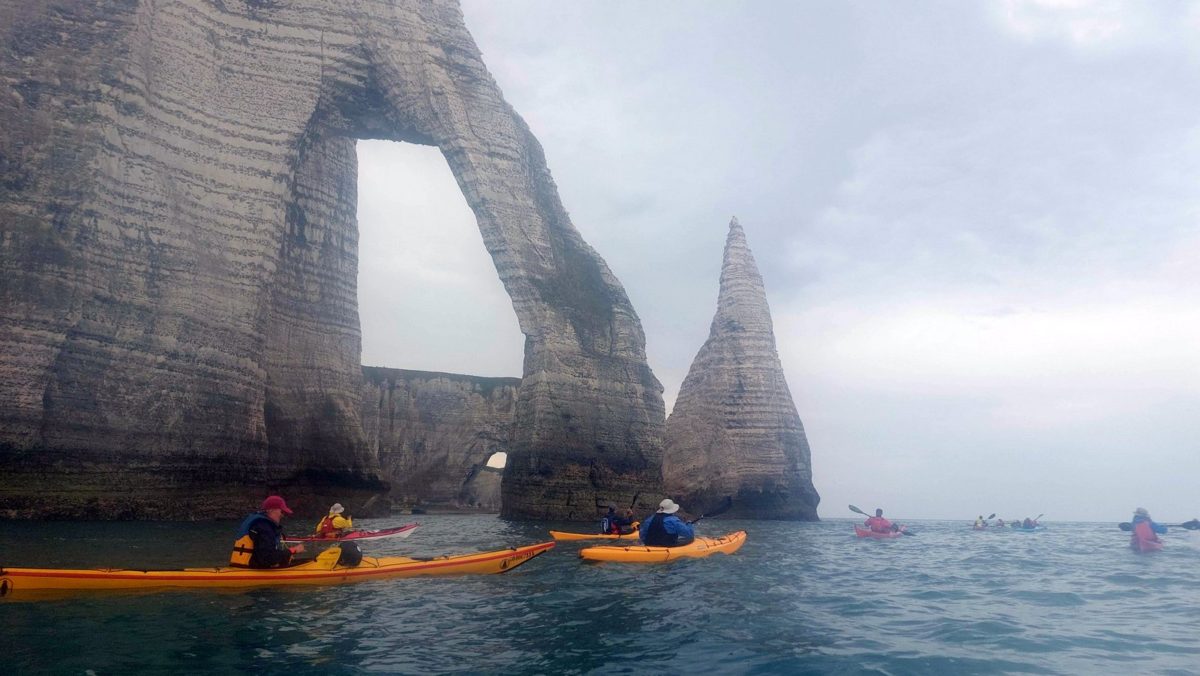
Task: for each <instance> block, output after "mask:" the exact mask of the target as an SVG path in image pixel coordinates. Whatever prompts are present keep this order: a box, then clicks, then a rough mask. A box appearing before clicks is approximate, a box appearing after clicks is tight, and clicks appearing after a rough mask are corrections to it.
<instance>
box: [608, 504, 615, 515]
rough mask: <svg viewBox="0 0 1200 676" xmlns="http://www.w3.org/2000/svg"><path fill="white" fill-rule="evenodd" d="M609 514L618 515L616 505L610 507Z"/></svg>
mask: <svg viewBox="0 0 1200 676" xmlns="http://www.w3.org/2000/svg"><path fill="white" fill-rule="evenodd" d="M608 513H609V514H616V513H617V506H616V505H609V506H608Z"/></svg>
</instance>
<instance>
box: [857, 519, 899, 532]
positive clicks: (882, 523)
mask: <svg viewBox="0 0 1200 676" xmlns="http://www.w3.org/2000/svg"><path fill="white" fill-rule="evenodd" d="M864 525H865V526H866V527H867V528H870V529H871V531H872V532H875V533H890V532H892V522H891V521H888V520H887V519H885V518H883V517H882V516H873V517H871V518H869V519H867V520H866V521H865V522H864Z"/></svg>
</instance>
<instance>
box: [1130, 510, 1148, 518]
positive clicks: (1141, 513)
mask: <svg viewBox="0 0 1200 676" xmlns="http://www.w3.org/2000/svg"><path fill="white" fill-rule="evenodd" d="M1133 515H1134V516H1140V517H1142V518H1143V519H1149V518H1150V512H1147V511H1146V508H1145V507H1138V508H1137V509H1135V510H1133Z"/></svg>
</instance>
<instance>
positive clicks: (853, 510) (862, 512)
mask: <svg viewBox="0 0 1200 676" xmlns="http://www.w3.org/2000/svg"><path fill="white" fill-rule="evenodd" d="M850 511H851V512H858V513H859V514H862V515H863V516H871V515H870V514H867V513H866V512H864V511H862V510H861V509H859V508H857V507H855V506H854V505H850Z"/></svg>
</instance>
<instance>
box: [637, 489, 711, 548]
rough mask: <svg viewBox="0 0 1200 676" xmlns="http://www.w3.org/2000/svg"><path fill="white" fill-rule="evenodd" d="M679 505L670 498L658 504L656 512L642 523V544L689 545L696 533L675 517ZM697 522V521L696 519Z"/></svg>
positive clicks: (663, 545)
mask: <svg viewBox="0 0 1200 676" xmlns="http://www.w3.org/2000/svg"><path fill="white" fill-rule="evenodd" d="M678 511H679V505H677V504H675V501H674V500H672V499H671V498H665V499H664V500H663V501H662V502H660V503H659V504H658V511H657V512H655V513H654V514H652V515H651V516H650V518H648V519H646V520H645V521H643V522H642V527H641V528H640V529H639V531H638V532H639V534H640V536H641V538H642V544H644V545H647V546H649V547H681V546H683V545H687V544H691V543H692V540H694V539H695V538H696V531H695V529H693V528H692V527H691V525H690V524H688V523H687V522H686V521H684V520H683V519H680V518H679V517H678V516H675V512H678ZM697 521H699V519H697Z"/></svg>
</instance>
